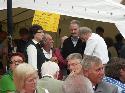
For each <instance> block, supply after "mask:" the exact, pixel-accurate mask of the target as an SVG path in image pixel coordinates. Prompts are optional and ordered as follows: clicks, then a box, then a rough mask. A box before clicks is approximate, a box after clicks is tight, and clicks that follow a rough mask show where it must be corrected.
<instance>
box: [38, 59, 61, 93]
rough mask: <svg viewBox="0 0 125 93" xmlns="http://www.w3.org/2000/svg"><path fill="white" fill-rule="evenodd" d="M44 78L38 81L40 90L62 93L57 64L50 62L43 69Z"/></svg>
mask: <svg viewBox="0 0 125 93" xmlns="http://www.w3.org/2000/svg"><path fill="white" fill-rule="evenodd" d="M41 74H42V78H41V79H40V80H39V81H38V86H37V87H38V89H42V88H44V89H47V90H48V91H49V93H62V83H63V82H62V81H60V80H57V79H58V75H59V66H58V64H57V63H55V62H52V61H48V62H45V63H43V65H42V68H41Z"/></svg>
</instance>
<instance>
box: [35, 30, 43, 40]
mask: <svg viewBox="0 0 125 93" xmlns="http://www.w3.org/2000/svg"><path fill="white" fill-rule="evenodd" d="M43 37H44V32H43V30H40V31H39V32H38V33H36V34H35V35H34V38H35V39H37V41H38V42H40V41H41V40H42V39H43Z"/></svg>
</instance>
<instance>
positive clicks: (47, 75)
mask: <svg viewBox="0 0 125 93" xmlns="http://www.w3.org/2000/svg"><path fill="white" fill-rule="evenodd" d="M44 77H50V78H53V79H54V77H53V76H52V75H49V74H45V75H42V78H44Z"/></svg>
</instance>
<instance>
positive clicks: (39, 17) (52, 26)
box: [32, 11, 60, 32]
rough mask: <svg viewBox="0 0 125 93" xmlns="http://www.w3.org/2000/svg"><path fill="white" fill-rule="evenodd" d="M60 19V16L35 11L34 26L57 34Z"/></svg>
mask: <svg viewBox="0 0 125 93" xmlns="http://www.w3.org/2000/svg"><path fill="white" fill-rule="evenodd" d="M59 19H60V15H59V14H55V13H49V12H43V11H35V14H34V18H33V22H32V24H38V25H40V26H42V27H43V29H44V30H45V31H51V32H57V29H58V24H59Z"/></svg>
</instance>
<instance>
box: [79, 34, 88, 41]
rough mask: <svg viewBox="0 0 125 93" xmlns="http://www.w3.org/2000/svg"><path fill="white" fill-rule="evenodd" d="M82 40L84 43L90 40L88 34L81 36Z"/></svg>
mask: <svg viewBox="0 0 125 93" xmlns="http://www.w3.org/2000/svg"><path fill="white" fill-rule="evenodd" d="M79 37H80V39H81V40H82V41H83V42H86V41H87V40H88V35H87V34H82V35H80V36H79Z"/></svg>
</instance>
